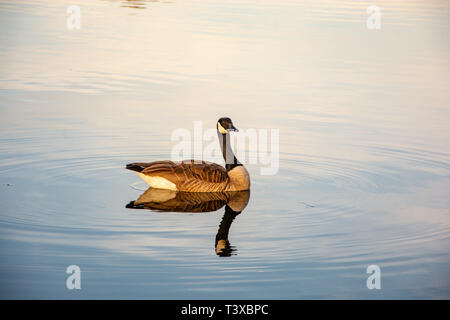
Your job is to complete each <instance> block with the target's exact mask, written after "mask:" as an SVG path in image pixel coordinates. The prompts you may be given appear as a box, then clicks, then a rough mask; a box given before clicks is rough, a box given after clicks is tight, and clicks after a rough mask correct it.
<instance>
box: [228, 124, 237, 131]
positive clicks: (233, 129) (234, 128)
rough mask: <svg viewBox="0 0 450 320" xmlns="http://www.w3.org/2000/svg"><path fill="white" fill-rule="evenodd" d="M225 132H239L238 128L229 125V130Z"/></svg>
mask: <svg viewBox="0 0 450 320" xmlns="http://www.w3.org/2000/svg"><path fill="white" fill-rule="evenodd" d="M227 131H234V132H239V130H238V128H236V127H235V126H233V125H231V128H230V129H228V130H227Z"/></svg>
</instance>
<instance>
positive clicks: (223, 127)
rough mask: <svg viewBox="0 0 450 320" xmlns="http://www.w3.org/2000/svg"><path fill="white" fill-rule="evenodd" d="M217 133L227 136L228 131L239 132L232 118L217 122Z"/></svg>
mask: <svg viewBox="0 0 450 320" xmlns="http://www.w3.org/2000/svg"><path fill="white" fill-rule="evenodd" d="M217 131H219V132H220V133H221V134H226V133H227V132H228V131H239V130H238V129H237V128H236V127H235V126H234V125H233V121H231V119H230V118H227V117H223V118H220V119H219V120H217Z"/></svg>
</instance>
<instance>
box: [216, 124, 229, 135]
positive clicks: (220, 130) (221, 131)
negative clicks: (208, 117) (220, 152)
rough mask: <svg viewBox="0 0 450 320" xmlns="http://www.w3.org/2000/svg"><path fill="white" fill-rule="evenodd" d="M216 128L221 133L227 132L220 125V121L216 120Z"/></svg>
mask: <svg viewBox="0 0 450 320" xmlns="http://www.w3.org/2000/svg"><path fill="white" fill-rule="evenodd" d="M217 129H219V132H220V133H221V134H226V133H227V130H226V129H225V128H224V127H222V126H221V125H220V122H217Z"/></svg>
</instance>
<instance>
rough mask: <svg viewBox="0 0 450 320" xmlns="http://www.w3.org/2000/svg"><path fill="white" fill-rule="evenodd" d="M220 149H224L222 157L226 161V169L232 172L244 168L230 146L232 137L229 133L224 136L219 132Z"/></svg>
mask: <svg viewBox="0 0 450 320" xmlns="http://www.w3.org/2000/svg"><path fill="white" fill-rule="evenodd" d="M218 136H219V142H220V148H221V149H222V156H223V159H224V160H225V169H226V170H227V171H230V170H231V169H233V168H235V167H238V166H242V163H240V162H239V160H238V159H237V158H236V156H235V155H234V152H233V150H232V149H231V144H230V135H229V134H228V133H226V134H223V133H220V132H218Z"/></svg>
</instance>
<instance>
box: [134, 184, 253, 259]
mask: <svg viewBox="0 0 450 320" xmlns="http://www.w3.org/2000/svg"><path fill="white" fill-rule="evenodd" d="M249 198H250V191H234V192H178V191H173V190H164V189H155V188H151V187H150V188H148V189H147V191H145V192H144V193H143V194H142V195H141V196H140V197H139V198H138V199H137V200H135V201H130V203H129V204H127V205H126V207H127V208H133V209H148V210H152V211H159V212H213V211H217V210H219V209H220V208H222V207H223V206H225V213H224V215H223V217H222V221H221V222H220V224H219V230H218V231H217V234H216V241H215V250H216V254H217V255H218V256H221V257H229V256H231V255H234V254H236V253H235V251H236V248H235V247H233V246H231V245H230V242H229V241H228V233H229V230H230V227H231V224H232V223H233V221H234V219H235V218H236V216H237V215H239V214H240V213H241V212H242V211H243V210H244V209H245V207H246V206H247V203H248V200H249Z"/></svg>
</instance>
